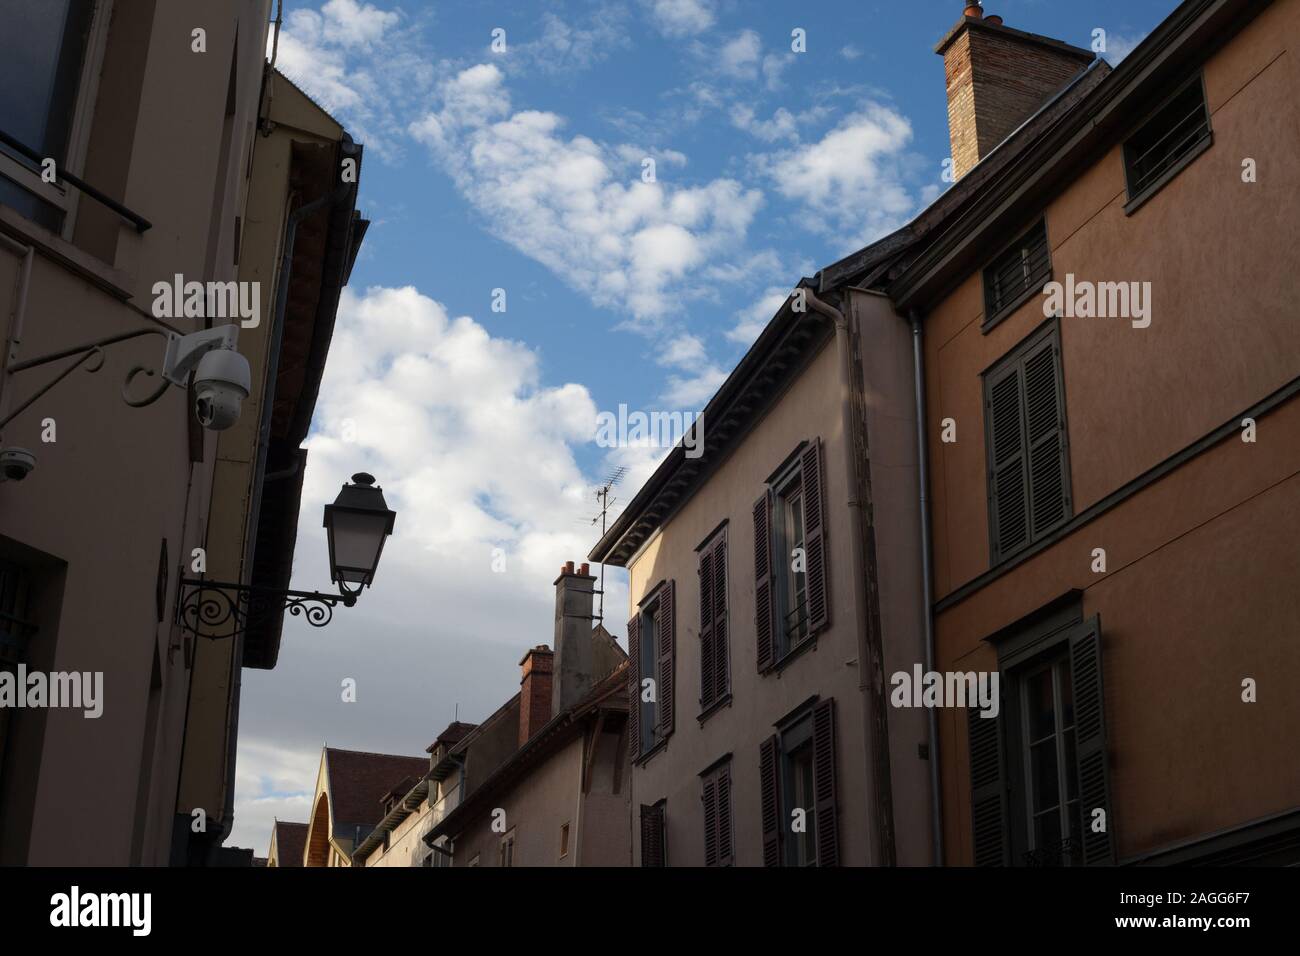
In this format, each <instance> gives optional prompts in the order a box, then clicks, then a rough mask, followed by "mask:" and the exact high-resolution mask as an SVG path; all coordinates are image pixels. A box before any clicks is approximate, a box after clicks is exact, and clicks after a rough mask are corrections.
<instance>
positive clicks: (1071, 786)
mask: <svg viewBox="0 0 1300 956" xmlns="http://www.w3.org/2000/svg"><path fill="white" fill-rule="evenodd" d="M1062 736H1063V737H1064V738H1065V794H1066V799H1067V800H1077V799H1078V797H1079V780H1078V774H1077V773H1076V772H1075V766H1076V764H1075V760H1074V728H1070V729H1069V730H1067V731H1065V733H1064V734H1062Z"/></svg>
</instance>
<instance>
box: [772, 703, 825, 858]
mask: <svg viewBox="0 0 1300 956" xmlns="http://www.w3.org/2000/svg"><path fill="white" fill-rule="evenodd" d="M776 737H777V763H776V766H777V771H776V774H777V787H778V789H779V791H780V799H781V809H782V813H783V814H784V819H782V821H781V826H782V829H783V830H785V834H784V839H783V840H782V841H781V865H782V866H783V867H815V866H817V798H816V795H815V792H814V787H815V780H814V771H813V709H812V705H811V704H810V705H808V706H806V707H803V708H801V709H800V711H799V713H797V714H795V715H794V716H792V717H791V718H789V719H788V720H787V721H785V722H783V723H782V724H781V726H779V727H777V731H776ZM788 738H795V739H794V740H793V741H791V740H789V739H788ZM797 753H798V754H800V755H804V754H806V757H807V761H808V781H807V783H808V793H807V795H806V799H805V800H804V801H802V802H803V803H804V804H806V806H800V805H799V804H798V803H796V802H795V789H796V784H797V781H796V779H795V772H794V761H795V755H796V754H797ZM796 809H799V810H803V811H804V832H803V833H801V834H796V833H794V831H793V830H791V829H790V827H791V826H792V825H793V819H792V818H791V815H790V814H791V811H793V810H796ZM796 837H798V838H799V839H796ZM800 843H803V844H806V845H807V851H808V859H806V860H804V861H803V862H802V863H800V862H799V861H798V860H797V859H796V857H797V855H798V853H799V851H800Z"/></svg>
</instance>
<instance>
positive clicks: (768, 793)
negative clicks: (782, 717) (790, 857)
mask: <svg viewBox="0 0 1300 956" xmlns="http://www.w3.org/2000/svg"><path fill="white" fill-rule="evenodd" d="M779 752H780V751H779V745H778V744H777V740H776V737H775V736H773V737H768V738H767V739H766V740H764V741H763V743H762V744H760V745H759V748H758V799H759V805H760V807H761V811H762V819H763V865H764V866H780V865H781V791H780V788H779V786H778V779H777V759H778V756H779Z"/></svg>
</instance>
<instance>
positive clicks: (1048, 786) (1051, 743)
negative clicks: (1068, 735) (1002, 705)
mask: <svg viewBox="0 0 1300 956" xmlns="http://www.w3.org/2000/svg"><path fill="white" fill-rule="evenodd" d="M1029 764H1030V774H1031V779H1032V780H1033V782H1034V810H1035V811H1040V810H1046V809H1047V808H1048V807H1054V806H1056V805H1057V803H1059V802H1060V787H1059V785H1058V779H1057V762H1056V740H1055V739H1054V738H1048V739H1047V740H1044V741H1042V742H1041V743H1037V744H1034V745H1033V746H1032V747H1030V748H1029Z"/></svg>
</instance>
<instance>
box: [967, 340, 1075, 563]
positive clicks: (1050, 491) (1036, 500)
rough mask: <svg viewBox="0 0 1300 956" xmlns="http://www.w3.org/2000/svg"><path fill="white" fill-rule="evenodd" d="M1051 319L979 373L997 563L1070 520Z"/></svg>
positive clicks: (1067, 461)
mask: <svg viewBox="0 0 1300 956" xmlns="http://www.w3.org/2000/svg"><path fill="white" fill-rule="evenodd" d="M1060 341H1061V340H1060V331H1059V328H1058V327H1057V325H1056V323H1055V322H1054V321H1053V322H1051V323H1049V324H1047V325H1046V326H1044V327H1043V328H1042V329H1040V330H1039V331H1038V332H1035V333H1034V334H1033V335H1031V336H1030V337H1029V339H1027V340H1026V341H1025V342H1024V343H1023V344H1021V345H1019V346H1017V347H1016V349H1015V350H1014V351H1012V352H1011V354H1010V355H1008V356H1006V357H1005V358H1004V359H1002V360H1001V361H999V362H998V364H997V365H995V366H994V367H993V368H992V369H991V370H990V371H988V372H986V373H985V375H984V408H985V429H984V434H985V454H986V461H987V467H988V483H989V485H988V499H989V538H990V545H989V549H990V551H991V553H992V563H993V564H998V563H999V562H1001V561H1003V560H1005V559H1006V558H1008V557H1010V556H1011V555H1013V554H1015V553H1016V552H1017V551H1019V550H1021V549H1022V548H1024V547H1026V546H1027V545H1029V544H1031V543H1032V542H1035V541H1039V540H1042V539H1043V538H1045V537H1046V536H1047V535H1048V534H1049V533H1051V532H1052V531H1054V530H1055V529H1057V528H1058V527H1060V526H1061V525H1062V524H1064V523H1065V522H1066V521H1068V520H1069V518H1070V516H1071V513H1072V511H1071V503H1070V456H1069V442H1068V440H1067V434H1066V427H1065V387H1064V382H1063V381H1062V377H1061V345H1060Z"/></svg>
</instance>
